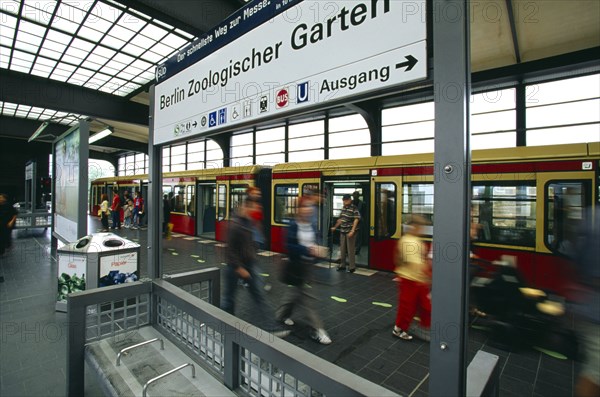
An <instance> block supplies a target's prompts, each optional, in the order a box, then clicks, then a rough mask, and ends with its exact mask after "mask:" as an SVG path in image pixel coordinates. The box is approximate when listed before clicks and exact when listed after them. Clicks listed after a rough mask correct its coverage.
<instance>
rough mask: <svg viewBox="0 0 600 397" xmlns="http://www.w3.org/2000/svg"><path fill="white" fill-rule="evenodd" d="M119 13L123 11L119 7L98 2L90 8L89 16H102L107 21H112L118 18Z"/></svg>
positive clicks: (96, 17)
mask: <svg viewBox="0 0 600 397" xmlns="http://www.w3.org/2000/svg"><path fill="white" fill-rule="evenodd" d="M121 14H123V11H121V10H120V9H119V8H117V7H114V6H111V5H109V4H105V3H102V2H98V3H96V6H95V7H94V9H93V10H92V12H91V16H90V18H92V16H93V17H95V18H94V20H95V19H98V18H102V19H104V20H106V21H108V22H111V23H114V22H115V21H116V20H117V19H119V17H120V16H121Z"/></svg>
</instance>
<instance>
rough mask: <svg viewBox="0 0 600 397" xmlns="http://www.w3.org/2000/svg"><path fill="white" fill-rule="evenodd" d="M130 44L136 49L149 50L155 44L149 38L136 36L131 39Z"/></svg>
mask: <svg viewBox="0 0 600 397" xmlns="http://www.w3.org/2000/svg"><path fill="white" fill-rule="evenodd" d="M130 44H135V45H137V46H138V47H141V48H143V49H145V48H150V47H152V46H153V45H154V44H156V40H152V39H151V38H148V37H146V36H143V35H140V34H138V35H137V36H135V37H134V38H133V39H131V43H130Z"/></svg>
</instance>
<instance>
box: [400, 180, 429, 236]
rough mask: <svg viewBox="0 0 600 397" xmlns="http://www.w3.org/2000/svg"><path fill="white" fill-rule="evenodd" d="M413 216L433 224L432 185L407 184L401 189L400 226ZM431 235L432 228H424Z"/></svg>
mask: <svg viewBox="0 0 600 397" xmlns="http://www.w3.org/2000/svg"><path fill="white" fill-rule="evenodd" d="M413 214H419V215H422V216H424V217H425V218H426V219H428V220H429V221H430V222H431V223H432V224H433V183H407V184H404V186H403V187H402V224H407V223H408V221H409V218H410V216H411V215H413ZM425 233H426V234H428V235H430V236H431V235H432V234H433V226H428V227H426V231H425Z"/></svg>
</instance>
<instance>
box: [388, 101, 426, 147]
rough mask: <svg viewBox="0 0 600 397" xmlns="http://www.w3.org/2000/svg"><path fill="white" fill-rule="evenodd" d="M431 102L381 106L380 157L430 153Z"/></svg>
mask: <svg viewBox="0 0 600 397" xmlns="http://www.w3.org/2000/svg"><path fill="white" fill-rule="evenodd" d="M433 120H434V106H433V102H426V103H418V104H413V105H405V106H400V107H394V108H389V109H384V110H383V111H382V112H381V125H382V128H381V134H382V139H381V140H382V145H381V150H382V154H383V155H384V156H387V155H395V154H414V153H430V152H433V146H434V145H433V134H434V122H433Z"/></svg>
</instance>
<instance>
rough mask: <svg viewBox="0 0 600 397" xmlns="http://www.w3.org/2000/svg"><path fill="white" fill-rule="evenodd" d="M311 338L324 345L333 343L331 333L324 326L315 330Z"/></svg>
mask: <svg viewBox="0 0 600 397" xmlns="http://www.w3.org/2000/svg"><path fill="white" fill-rule="evenodd" d="M311 338H313V339H314V340H316V341H317V342H319V343H320V344H322V345H328V344H330V343H331V338H330V337H329V335H327V331H325V330H324V329H323V328H319V329H318V330H316V331H315V332H313V334H312V335H311Z"/></svg>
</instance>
